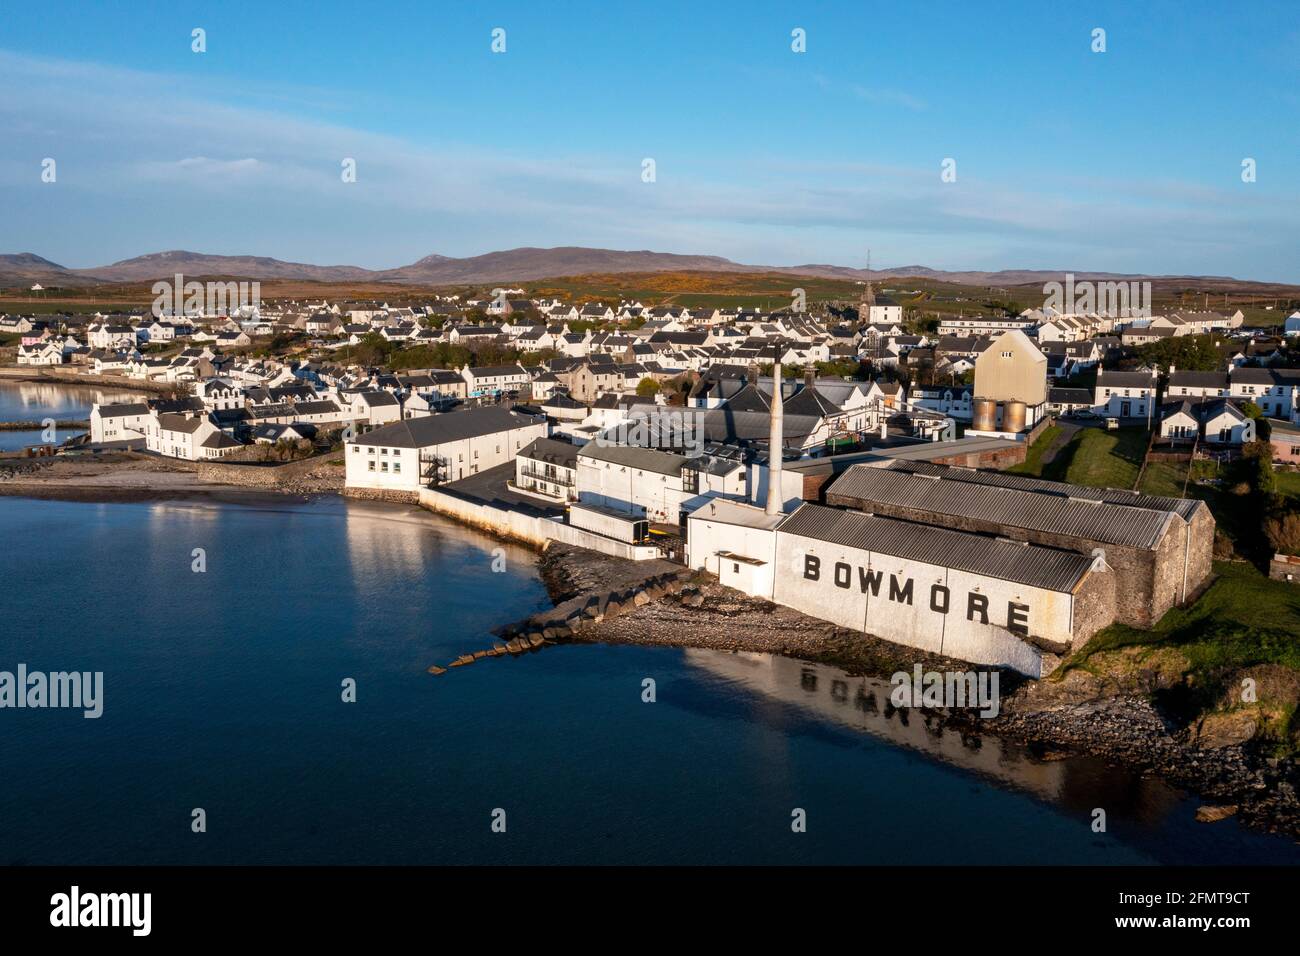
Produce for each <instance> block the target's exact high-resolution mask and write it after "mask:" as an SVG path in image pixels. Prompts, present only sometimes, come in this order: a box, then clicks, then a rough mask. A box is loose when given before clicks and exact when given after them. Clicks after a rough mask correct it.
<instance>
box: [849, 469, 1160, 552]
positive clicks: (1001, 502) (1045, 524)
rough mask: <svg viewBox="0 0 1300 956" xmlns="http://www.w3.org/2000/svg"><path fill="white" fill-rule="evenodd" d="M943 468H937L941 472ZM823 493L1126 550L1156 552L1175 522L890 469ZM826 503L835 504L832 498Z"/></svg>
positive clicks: (853, 475)
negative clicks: (1114, 546) (1139, 549)
mask: <svg viewBox="0 0 1300 956" xmlns="http://www.w3.org/2000/svg"><path fill="white" fill-rule="evenodd" d="M908 467H913V466H908ZM944 470H945V469H942V468H940V469H939V472H940V473H942V472H943V471H944ZM971 474H979V472H971ZM827 494H828V495H829V496H839V498H840V499H842V501H843V503H845V504H849V505H850V506H852V507H856V508H862V509H864V510H867V511H870V510H873V509H872V504H873V503H879V504H883V505H892V506H895V507H902V508H913V509H916V510H918V511H927V512H931V513H933V514H935V515H937V516H940V517H943V516H949V517H962V518H970V519H972V520H976V521H986V522H993V523H994V524H997V525H1001V526H1003V527H1006V528H1024V529H1027V530H1032V531H1041V532H1044V533H1047V534H1060V535H1070V536H1074V537H1079V538H1083V539H1085V540H1088V541H1099V542H1103V543H1105V544H1114V545H1119V546H1121V547H1130V548H1144V549H1152V548H1154V547H1155V546H1156V544H1157V543H1158V542H1159V540H1160V538H1161V537H1162V536H1163V534H1164V532H1165V528H1166V527H1167V526H1168V524H1169V522H1170V521H1172V520H1174V516H1173V515H1172V514H1171V513H1170V512H1168V511H1149V510H1144V509H1141V508H1122V507H1120V506H1118V505H1111V504H1107V503H1105V502H1101V501H1097V500H1096V498H1090V499H1089V500H1087V501H1083V500H1078V499H1077V497H1076V499H1074V500H1072V499H1071V498H1069V497H1062V496H1060V495H1051V494H1042V493H1040V492H1036V491H1027V490H1022V489H1019V488H1006V487H998V486H994V485H989V484H981V483H978V482H975V481H956V480H945V479H943V478H940V477H927V476H925V475H920V474H911V473H909V472H907V471H904V470H902V469H900V468H893V467H891V468H870V467H865V466H863V465H855V466H853V467H852V468H850V469H849V470H848V471H846V472H845V473H844V474H843V475H841V476H840V478H839V479H837V480H836V481H835V483H834V484H833V485H831V486H830V488H829V489H828V490H827ZM827 500H829V501H831V503H832V504H835V503H837V501H836V500H835V498H834V497H828V499H827Z"/></svg>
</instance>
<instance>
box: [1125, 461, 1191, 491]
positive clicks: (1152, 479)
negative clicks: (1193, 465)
mask: <svg viewBox="0 0 1300 956" xmlns="http://www.w3.org/2000/svg"><path fill="white" fill-rule="evenodd" d="M1187 465H1188V462H1185V461H1153V462H1150V463H1149V464H1148V465H1147V470H1146V471H1145V472H1143V474H1142V484H1141V485H1140V486H1139V487H1138V490H1139V491H1141V492H1142V493H1143V494H1147V495H1159V496H1161V497H1164V498H1182V497H1184V495H1183V485H1184V483H1185V482H1186V480H1187ZM1187 495H1188V496H1191V491H1190V489H1189V490H1188V493H1187Z"/></svg>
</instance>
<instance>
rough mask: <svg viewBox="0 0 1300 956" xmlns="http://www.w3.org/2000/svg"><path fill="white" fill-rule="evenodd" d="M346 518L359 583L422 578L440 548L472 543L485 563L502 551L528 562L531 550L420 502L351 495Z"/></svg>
mask: <svg viewBox="0 0 1300 956" xmlns="http://www.w3.org/2000/svg"><path fill="white" fill-rule="evenodd" d="M345 505H346V509H347V510H346V513H345V518H344V527H345V534H346V535H347V543H348V557H349V560H350V561H351V564H352V579H353V582H354V583H355V585H356V586H357V587H358V588H362V589H364V588H368V587H371V586H375V587H380V586H386V585H390V584H391V582H392V580H393V579H394V577H401V578H405V579H409V580H415V581H419V580H422V579H423V578H424V576H425V573H424V572H425V566H426V564H428V563H429V562H430V561H431V560H432V558H433V557H434V554H433V553H432V552H436V551H437V550H438V549H440V548H443V547H446V546H447V545H448V544H449V543H454V544H455V545H456V546H457V547H463V546H464V545H466V544H470V545H473V546H474V547H475V548H477V549H480V550H481V551H482V552H483V563H484V566H487V565H488V564H489V563H490V562H491V561H492V559H493V557H494V556H496V555H497V553H498V551H499V552H500V554H501V555H502V556H504V558H505V560H506V561H507V562H508V563H511V564H515V563H516V562H517V563H518V564H517V566H527V565H528V564H531V563H532V561H533V560H534V554H533V552H531V551H529V550H528V549H527V548H521V547H519V546H517V545H513V544H506V543H503V542H500V541H496V540H494V539H492V538H488V537H485V536H484V535H482V534H480V533H478V532H475V531H472V530H470V529H468V528H465V527H463V526H462V525H458V524H455V523H453V522H451V521H447V520H445V519H442V518H438V517H437V516H436V515H431V514H430V513H429V512H427V511H424V510H422V509H420V508H414V507H405V506H397V505H392V504H386V503H382V502H373V501H363V500H357V499H347V500H346V502H345Z"/></svg>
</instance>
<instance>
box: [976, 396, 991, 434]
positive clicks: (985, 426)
mask: <svg viewBox="0 0 1300 956" xmlns="http://www.w3.org/2000/svg"><path fill="white" fill-rule="evenodd" d="M970 427H971V430H972V431H977V432H995V431H997V430H998V403H997V401H996V400H995V399H992V398H977V399H975V400H974V401H973V402H972V403H971V423H970Z"/></svg>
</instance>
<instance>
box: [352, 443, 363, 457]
mask: <svg viewBox="0 0 1300 956" xmlns="http://www.w3.org/2000/svg"><path fill="white" fill-rule="evenodd" d="M360 450H361V446H360V445H353V446H352V454H354V455H355V454H356V453H357V452H359V451H360Z"/></svg>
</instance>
